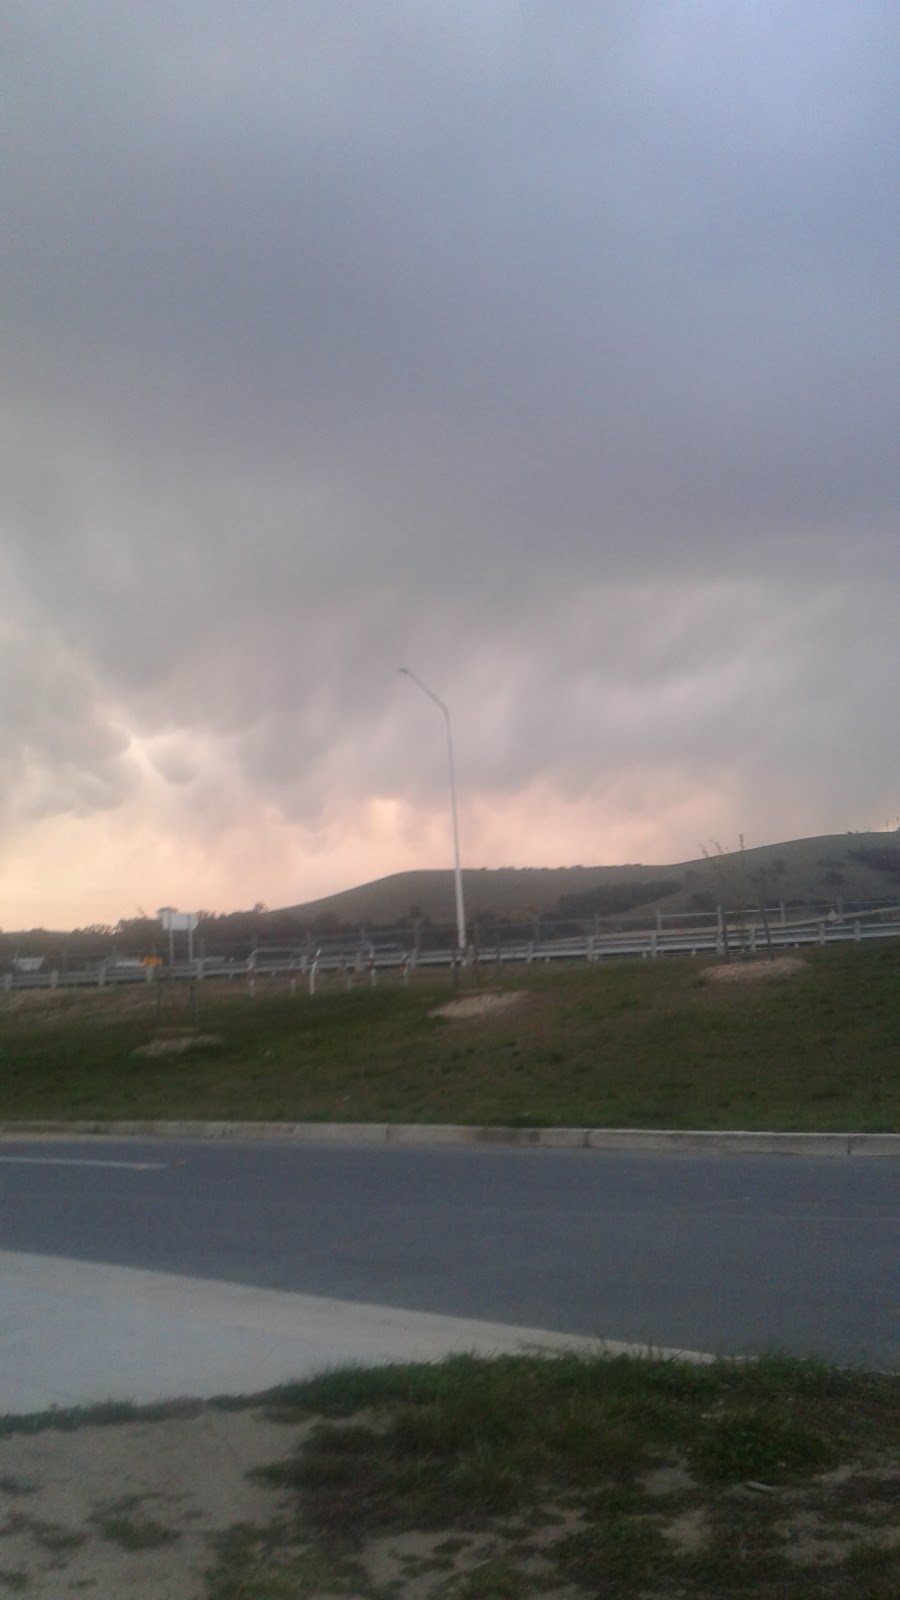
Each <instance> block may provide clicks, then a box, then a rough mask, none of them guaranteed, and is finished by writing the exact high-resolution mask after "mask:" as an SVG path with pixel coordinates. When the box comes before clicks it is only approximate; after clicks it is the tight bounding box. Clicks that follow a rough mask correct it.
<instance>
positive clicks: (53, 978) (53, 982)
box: [50, 970, 59, 989]
mask: <svg viewBox="0 0 900 1600" xmlns="http://www.w3.org/2000/svg"><path fill="white" fill-rule="evenodd" d="M58 983H59V973H58V972H56V971H55V970H54V971H53V972H51V974H50V987H51V989H55V988H56V986H57V984H58Z"/></svg>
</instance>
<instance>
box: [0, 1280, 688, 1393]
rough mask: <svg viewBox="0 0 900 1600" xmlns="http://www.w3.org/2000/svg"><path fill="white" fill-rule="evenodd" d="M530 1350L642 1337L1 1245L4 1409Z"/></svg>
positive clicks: (233, 1387) (251, 1386) (244, 1385)
mask: <svg viewBox="0 0 900 1600" xmlns="http://www.w3.org/2000/svg"><path fill="white" fill-rule="evenodd" d="M534 1349H541V1350H545V1351H561V1350H579V1351H597V1350H601V1349H602V1350H606V1351H609V1352H610V1353H614V1354H620V1353H622V1352H624V1351H635V1350H642V1351H643V1350H644V1347H643V1346H635V1345H625V1344H620V1343H615V1342H605V1341H600V1340H599V1339H598V1340H588V1339H583V1338H577V1337H575V1336H573V1335H569V1334H561V1333H548V1332H546V1331H543V1330H540V1329H534V1328H518V1327H510V1326H506V1325H504V1324H500V1323H491V1322H475V1321H469V1320H466V1319H465V1318H460V1317H438V1316H432V1315H429V1314H426V1313H424V1312H419V1311H398V1310H396V1309H395V1308H393V1307H389V1306H376V1305H362V1304H360V1305H358V1304H355V1303H351V1302H348V1301H341V1300H327V1299H320V1298H317V1297H316V1296H313V1295H304V1294H285V1293H280V1292H277V1291H274V1290H266V1289H254V1288H248V1287H245V1286H243V1285H239V1284H231V1283H216V1282H207V1281H205V1280H202V1279H197V1278H186V1277H177V1276H175V1275H173V1274H170V1273H163V1272H143V1271H137V1270H135V1269H133V1268H124V1267H110V1266H99V1265H96V1264H94V1263H91V1262H79V1261H70V1260H67V1259H62V1258H59V1257H55V1256H39V1255H24V1254H16V1253H13V1252H10V1251H0V1415H3V1414H15V1415H23V1414H27V1413H29V1412H34V1411H45V1410H48V1409H49V1408H50V1407H51V1406H57V1407H60V1408H67V1407H70V1406H82V1405H91V1404H95V1403H98V1402H100V1401H103V1400H109V1399H114V1400H131V1401H136V1402H138V1403H141V1404H143V1403H147V1402H150V1401H153V1400H166V1399H174V1398H176V1397H183V1396H194V1397H197V1398H200V1399H204V1398H209V1397H211V1396H213V1395H221V1394H254V1393H257V1392H258V1391H260V1390H262V1389H266V1388H270V1387H272V1386H273V1385H275V1384H279V1383H288V1382H290V1381H291V1380H292V1379H295V1378H304V1377H308V1376H311V1375H312V1374H313V1373H316V1372H322V1371H324V1370H325V1369H326V1368H329V1367H334V1366H345V1365H348V1364H354V1365H371V1364H374V1363H378V1362H384V1361H436V1360H440V1359H441V1358H442V1357H443V1356H445V1355H449V1354H451V1353H455V1352H462V1351H470V1352H473V1353H476V1354H479V1355H494V1354H499V1353H501V1352H502V1353H507V1352H519V1353H521V1352H523V1351H526V1350H534ZM657 1353H663V1352H657ZM667 1353H670V1354H683V1355H691V1354H692V1353H691V1352H674V1351H673V1352H667ZM694 1359H697V1358H696V1357H694ZM701 1359H702V1358H701Z"/></svg>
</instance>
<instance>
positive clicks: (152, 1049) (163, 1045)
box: [132, 1033, 222, 1056]
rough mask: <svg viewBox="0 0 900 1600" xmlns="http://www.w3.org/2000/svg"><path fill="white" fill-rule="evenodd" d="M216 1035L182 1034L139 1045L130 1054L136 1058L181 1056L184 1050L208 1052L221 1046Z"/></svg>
mask: <svg viewBox="0 0 900 1600" xmlns="http://www.w3.org/2000/svg"><path fill="white" fill-rule="evenodd" d="M221 1043H222V1036H221V1034H218V1033H182V1034H176V1035H175V1036H174V1037H173V1038H169V1039H151V1041H150V1043H149V1044H139V1045H138V1047H137V1049H136V1050H135V1051H133V1052H132V1053H133V1054H134V1055H136V1056H183V1055H184V1053H185V1051H186V1050H208V1049H210V1047H211V1046H212V1045H216V1044H221Z"/></svg>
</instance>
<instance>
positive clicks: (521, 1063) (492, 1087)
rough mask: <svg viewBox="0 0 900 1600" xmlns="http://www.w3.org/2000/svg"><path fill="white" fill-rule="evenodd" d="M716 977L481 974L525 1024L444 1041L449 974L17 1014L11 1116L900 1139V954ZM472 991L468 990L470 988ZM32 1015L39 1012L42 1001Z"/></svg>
mask: <svg viewBox="0 0 900 1600" xmlns="http://www.w3.org/2000/svg"><path fill="white" fill-rule="evenodd" d="M708 965H709V962H708V961H700V960H691V959H689V958H685V959H669V960H660V961H656V962H654V961H643V962H621V963H607V964H597V965H590V966H589V965H587V964H581V965H578V966H569V967H555V966H554V967H541V968H536V967H517V968H515V969H507V970H504V971H501V972H500V973H499V974H498V975H496V976H495V975H494V973H493V972H490V973H488V972H487V971H486V970H483V972H482V974H481V979H482V982H483V983H484V984H485V985H486V986H500V987H504V988H514V989H519V990H521V991H522V996H521V998H520V999H519V1000H518V1002H517V1003H516V1005H515V1006H512V1007H510V1008H509V1009H508V1010H505V1011H501V1012H496V1013H495V1014H493V1015H489V1016H486V1017H482V1018H476V1019H470V1020H468V1021H452V1022H450V1021H447V1020H445V1019H442V1018H439V1017H435V1016H433V1015H432V1014H431V1013H432V1012H433V1011H434V1009H435V1007H436V1006H437V1005H439V1004H440V1003H441V1002H442V1001H444V1000H446V999H449V998H450V997H451V996H452V993H453V990H452V987H451V984H450V979H449V977H448V976H447V975H444V974H439V975H437V976H436V977H432V976H426V975H424V974H422V975H418V976H417V978H416V980H415V981H414V982H412V983H411V984H410V985H409V987H408V988H406V987H403V986H402V985H400V984H399V983H397V982H395V983H390V982H384V983H382V984H381V985H380V986H379V987H378V988H376V989H369V988H367V987H365V988H360V989H357V990H354V991H353V992H351V993H346V992H344V990H343V987H342V986H339V985H338V983H337V981H336V980H331V981H330V986H329V984H328V983H325V984H323V986H322V989H321V992H320V993H319V994H317V995H316V996H315V997H313V998H310V997H309V996H308V995H305V994H302V993H300V994H297V995H296V996H291V995H289V994H287V993H286V992H285V991H284V989H283V988H281V989H278V988H276V986H275V984H274V982H272V983H271V984H270V985H269V986H266V985H265V984H264V983H263V982H262V981H260V982H259V983H258V986H257V994H256V997H255V999H250V998H249V997H248V995H247V993H246V990H245V987H244V985H243V984H240V985H234V986H231V985H224V984H218V985H217V984H216V983H214V982H209V983H208V984H207V985H205V986H202V985H201V986H199V988H198V1017H197V1022H198V1025H199V1028H200V1029H201V1031H202V1032H203V1033H204V1034H215V1035H217V1036H218V1038H219V1041H220V1042H218V1043H216V1044H213V1045H211V1046H210V1045H207V1046H205V1047H203V1048H200V1047H198V1048H196V1049H194V1050H191V1051H188V1052H187V1053H186V1054H184V1055H162V1056H157V1057H146V1056H136V1055H135V1054H134V1051H135V1049H136V1048H137V1047H138V1046H140V1045H142V1044H145V1043H147V1042H148V1041H149V1040H151V1039H153V1038H154V1037H155V1036H156V1034H157V1032H158V1031H159V1030H160V1029H162V1030H168V1031H169V1032H178V1031H179V1030H182V1031H185V1032H187V1031H189V1029H190V1027H191V1025H192V1022H193V1018H192V1016H191V1013H190V1009H189V1004H188V995H187V992H186V989H183V988H179V987H178V986H177V985H171V986H164V990H163V993H162V996H161V1001H162V1006H161V1012H160V1015H159V1016H157V1013H156V1002H155V1000H154V997H153V994H152V992H151V991H150V990H147V991H146V992H145V991H143V990H140V991H131V992H125V993H119V994H111V995H109V996H106V995H105V994H94V995H92V996H80V995H71V994H68V993H66V992H64V991H60V992H58V993H57V994H55V995H47V996H46V997H44V998H43V1000H42V1002H41V1003H34V1002H32V1003H30V1004H27V1005H25V1004H21V1005H17V1004H15V1002H16V1001H17V999H18V998H19V997H17V996H15V995H12V996H9V997H6V998H5V999H3V998H2V997H0V1118H2V1119H4V1120H8V1121H9V1120H17V1119H18V1120H22V1119H41V1118H68V1119H79V1120H93V1119H98V1120H102V1119H111V1118H128V1119H131V1118H136V1119H141V1118H148V1119H157V1118H159V1119H170V1118H182V1117H186V1118H200V1119H204V1118H208V1119H231V1118H234V1119H250V1120H260V1121H268V1120H276V1121H277V1120H291V1121H293V1120H297V1121H300V1120H311V1121H316V1120H321V1121H394V1122H423V1123H429V1122H433V1123H466V1124H477V1123H486V1124H501V1125H502V1124H506V1125H513V1126H519V1127H529V1126H544V1125H546V1126H619V1127H629V1126H632V1127H634V1126H641V1127H673V1128H691V1127H693V1128H729V1127H731V1128H734V1127H739V1128H750V1129H752V1128H775V1129H783V1130H810V1131H828V1130H860V1131H876V1132H877V1131H895V1130H896V1129H897V1128H898V1127H900V1073H898V1072H897V1040H898V1038H900V944H895V943H894V942H893V941H891V942H888V943H885V944H884V945H880V946H878V947H875V948H873V947H871V946H861V947H858V946H842V947H833V948H830V949H829V948H826V949H823V950H814V951H812V952H811V953H810V954H809V956H808V959H807V964H806V966H805V968H804V970H803V971H802V972H800V973H799V974H796V975H794V976H792V977H790V978H783V979H780V980H773V981H768V982H758V983H745V984H710V983H708V982H705V981H703V979H702V977H701V972H702V970H703V968H704V967H706V966H708ZM466 981H467V983H468V984H469V985H473V984H474V978H473V977H472V975H470V974H467V975H466ZM30 999H31V997H29V1000H30Z"/></svg>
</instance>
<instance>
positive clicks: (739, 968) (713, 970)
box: [703, 956, 806, 983]
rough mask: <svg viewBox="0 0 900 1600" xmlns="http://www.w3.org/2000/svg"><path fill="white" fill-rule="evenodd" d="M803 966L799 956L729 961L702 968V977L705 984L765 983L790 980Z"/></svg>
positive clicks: (803, 963)
mask: <svg viewBox="0 0 900 1600" xmlns="http://www.w3.org/2000/svg"><path fill="white" fill-rule="evenodd" d="M805 966H806V962H805V961H802V960H801V959H800V957H799V956H776V957H775V959H774V961H729V962H727V963H726V964H725V965H724V966H721V967H704V969H703V977H704V978H705V980H706V982H707V983H765V981H766V980H767V979H772V978H791V977H793V976H794V974H795V973H797V972H802V971H803V969H804V967H805Z"/></svg>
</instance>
